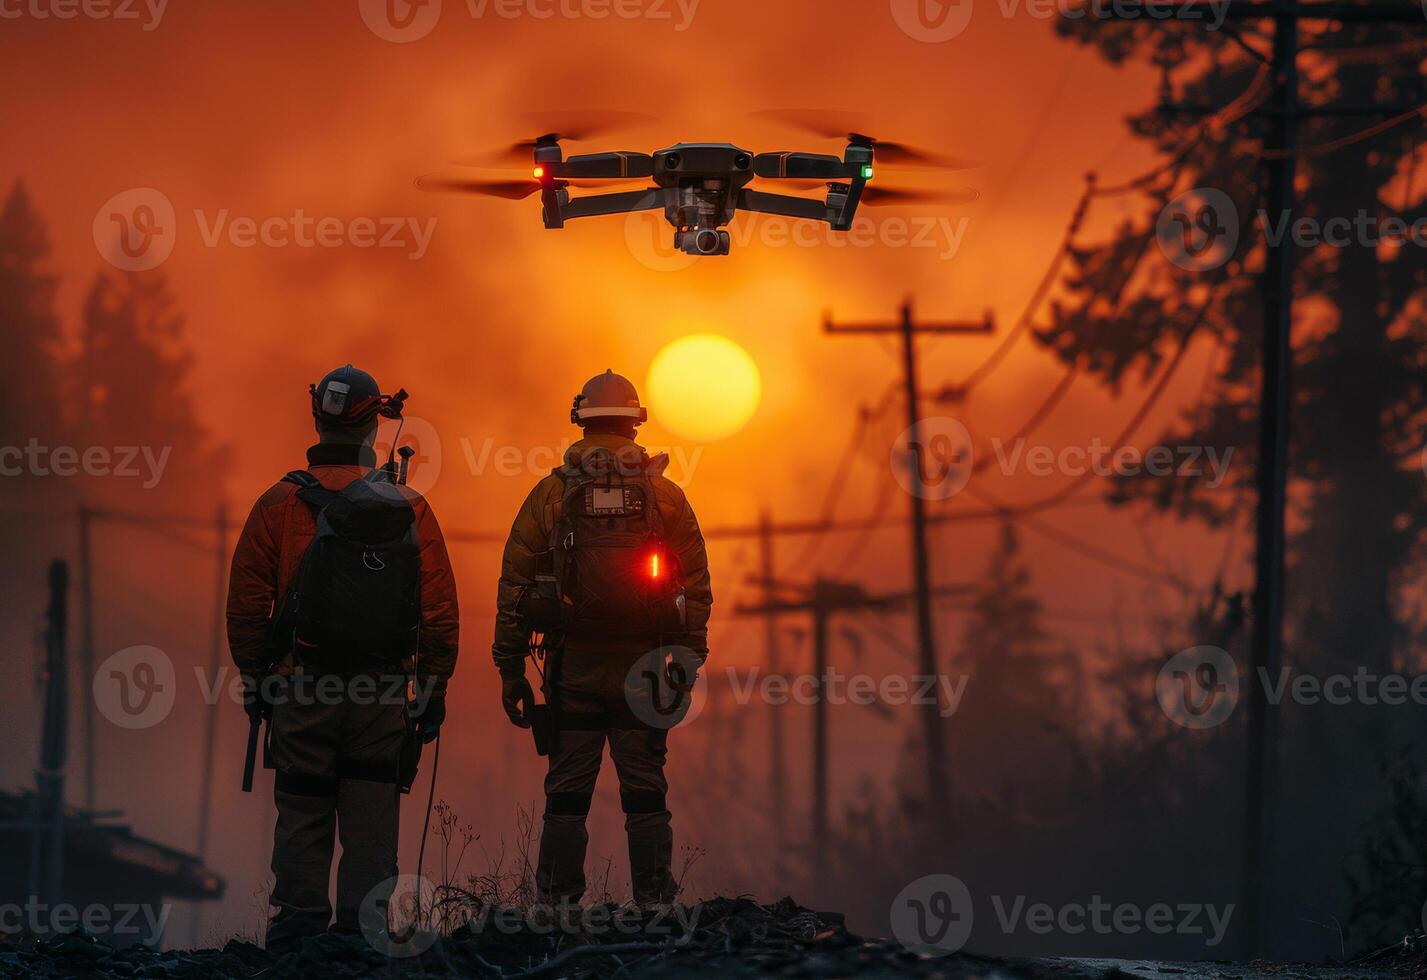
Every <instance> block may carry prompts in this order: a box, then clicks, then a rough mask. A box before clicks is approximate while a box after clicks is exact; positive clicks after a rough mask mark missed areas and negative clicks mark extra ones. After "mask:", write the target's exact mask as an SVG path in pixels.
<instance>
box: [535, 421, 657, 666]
mask: <svg viewBox="0 0 1427 980" xmlns="http://www.w3.org/2000/svg"><path fill="white" fill-rule="evenodd" d="M665 462H666V461H665V459H664V458H663V457H659V458H656V459H654V460H650V459H648V458H646V457H645V456H644V455H643V454H642V453H640V454H639V455H638V458H637V459H631V458H629V457H628V456H627V455H616V454H615V453H612V452H610V451H608V450H604V449H597V450H594V451H592V452H590V453H588V454H587V455H585V456H584V458H583V459H581V460H580V461H579V462H578V463H567V464H566V465H564V466H562V467H560V468H559V469H557V470H556V471H555V475H557V476H559V477H560V478H561V480H562V481H563V482H564V493H563V494H562V495H561V500H560V512H559V514H558V515H557V520H556V521H555V523H554V526H553V528H552V529H551V534H550V538H551V540H550V551H551V557H552V559H553V562H552V563H553V566H554V577H555V584H556V589H557V592H558V600H559V604H560V628H561V629H562V630H563V632H564V633H565V634H566V635H567V636H575V637H596V638H598V637H631V638H657V637H658V635H659V634H663V633H674V632H677V631H681V630H682V629H683V618H684V615H683V613H684V590H683V572H682V569H680V568H679V565H678V559H677V557H676V556H675V555H674V553H673V551H672V550H671V549H670V548H669V547H668V545H667V543H666V541H665V539H664V520H663V516H662V515H661V514H660V512H659V502H658V500H657V499H656V498H655V496H654V484H653V481H652V479H651V477H652V476H653V475H655V474H657V473H659V472H662V470H663V467H664V465H665Z"/></svg>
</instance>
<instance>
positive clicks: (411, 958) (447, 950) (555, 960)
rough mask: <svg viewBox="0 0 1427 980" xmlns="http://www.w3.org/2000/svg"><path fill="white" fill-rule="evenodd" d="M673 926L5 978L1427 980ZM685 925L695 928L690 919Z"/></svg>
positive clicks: (724, 909) (485, 932)
mask: <svg viewBox="0 0 1427 980" xmlns="http://www.w3.org/2000/svg"><path fill="white" fill-rule="evenodd" d="M670 921H671V920H669V919H667V918H661V919H660V920H659V922H658V925H659V928H657V929H656V928H655V922H654V920H653V919H652V918H651V919H650V920H649V921H647V922H640V923H638V924H637V928H634V929H626V930H621V931H619V932H618V933H616V932H615V931H614V930H608V929H607V930H601V932H600V934H599V935H582V934H574V935H571V934H569V933H566V932H561V931H559V930H555V931H551V930H548V929H532V928H528V927H526V928H517V929H496V928H491V927H489V924H488V925H487V927H486V928H475V927H473V926H464V927H461V928H459V929H457V930H455V931H454V932H453V933H452V934H451V935H450V936H447V937H444V938H441V939H435V938H433V937H429V936H422V935H418V936H416V937H415V938H414V939H412V940H411V941H410V942H409V943H408V944H406V945H404V946H399V947H394V948H393V952H395V953H397V954H401V955H396V956H390V957H389V956H387V955H385V954H384V953H383V952H380V951H378V949H376V948H374V947H373V944H372V943H369V942H367V941H366V940H365V939H364V938H363V937H361V936H337V935H328V936H323V937H320V938H317V939H314V940H309V941H308V942H307V944H306V945H305V946H304V947H303V948H302V949H301V950H299V951H297V952H293V953H290V954H288V955H286V956H283V957H273V956H271V955H269V954H268V953H267V952H265V951H264V950H262V949H260V948H258V947H257V946H254V945H252V944H251V943H245V942H239V941H236V940H235V941H232V942H229V943H228V944H227V945H226V946H225V947H224V948H223V949H213V950H193V951H187V952H164V953H160V952H155V951H153V950H150V949H147V948H144V947H134V948H130V949H124V950H115V949H113V948H111V947H109V946H107V945H105V944H104V943H102V942H99V941H98V940H96V939H94V938H92V937H89V936H86V935H84V934H82V933H68V934H64V935H59V936H47V937H39V938H35V937H30V938H26V939H24V940H22V941H21V942H19V943H17V944H14V945H10V946H5V947H0V977H7V978H8V977H44V978H50V977H77V978H87V977H98V978H109V977H125V978H139V977H154V978H189V977H194V978H197V977H225V978H227V977H232V978H236V977H274V978H285V977H292V978H298V977H301V978H308V977H361V976H392V977H413V978H414V977H452V976H460V977H491V978H503V980H516V978H522V980H523V978H532V980H533V978H537V977H542V978H559V977H573V978H594V977H614V976H620V977H631V978H644V977H698V978H702V977H709V978H713V977H765V976H766V977H818V978H823V977H948V978H972V977H985V978H988V980H993V978H994V980H999V978H1028V980H1042V978H1049V977H1058V978H1059V977H1066V978H1071V980H1081V978H1083V980H1127V978H1130V977H1135V978H1143V980H1270V978H1273V980H1294V978H1315V980H1317V978H1326V980H1349V978H1369V980H1379V978H1380V980H1388V978H1394V980H1396V978H1400V980H1427V948H1424V946H1423V943H1422V942H1421V940H1420V939H1419V940H1417V941H1413V942H1408V943H1404V945H1403V946H1402V947H1401V948H1396V949H1392V950H1384V951H1382V952H1381V953H1378V954H1376V955H1375V956H1373V957H1370V958H1368V959H1366V960H1364V961H1360V962H1358V963H1357V964H1354V965H1349V966H1293V965H1278V964H1271V963H1251V964H1234V963H1160V962H1153V961H1147V960H1109V959H1099V960H1097V959H1055V958H1045V959H1027V960H1015V959H995V958H990V957H981V956H975V955H970V954H966V953H960V954H957V955H954V956H946V957H940V958H935V959H931V958H924V957H919V956H916V955H914V954H912V953H909V952H907V951H906V950H905V949H903V948H902V947H901V946H900V945H898V944H897V943H895V942H892V941H889V940H876V939H864V938H862V937H860V936H856V935H853V934H852V933H850V932H848V931H847V929H846V928H845V927H844V925H843V923H842V919H841V917H840V916H837V915H833V914H829V913H823V912H813V911H811V910H809V909H806V908H801V907H799V906H798V905H797V904H795V903H794V902H793V901H792V900H791V899H783V900H782V901H781V902H776V903H774V904H772V905H758V904H756V903H754V902H752V901H750V900H748V899H716V900H713V901H710V902H705V903H704V904H703V906H702V907H701V909H700V915H699V917H698V919H697V920H696V922H694V923H693V928H692V931H688V930H686V929H684V928H683V927H682V926H678V925H676V926H675V928H673V930H672V933H671V932H670V931H669V929H668V928H667V927H668V926H669V924H670ZM684 921H689V920H687V919H685V920H684Z"/></svg>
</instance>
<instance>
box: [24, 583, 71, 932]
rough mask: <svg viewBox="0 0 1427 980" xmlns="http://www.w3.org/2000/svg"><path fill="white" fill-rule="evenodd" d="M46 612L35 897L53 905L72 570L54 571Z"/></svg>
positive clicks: (58, 864)
mask: <svg viewBox="0 0 1427 980" xmlns="http://www.w3.org/2000/svg"><path fill="white" fill-rule="evenodd" d="M49 593H50V596H49V606H48V607H47V609H46V612H45V702H44V716H43V721H42V726H43V727H42V729H41V735H40V759H39V762H40V764H39V768H38V769H36V770H35V810H34V816H33V820H32V822H31V825H30V894H31V895H35V896H37V897H38V898H39V900H40V901H41V902H44V903H47V904H50V905H53V904H55V903H57V902H60V901H62V900H63V897H64V765H65V756H66V754H67V752H66V750H67V741H68V740H67V738H66V735H67V733H68V730H69V673H68V670H69V664H68V660H67V657H66V650H67V646H68V643H69V639H68V637H69V566H68V565H66V564H65V563H64V562H62V561H56V562H53V563H51V565H50V569H49Z"/></svg>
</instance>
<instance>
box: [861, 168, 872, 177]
mask: <svg viewBox="0 0 1427 980" xmlns="http://www.w3.org/2000/svg"><path fill="white" fill-rule="evenodd" d="M862 179H863V180H871V179H872V165H871V164H867V165H865V166H864V167H863V168H862Z"/></svg>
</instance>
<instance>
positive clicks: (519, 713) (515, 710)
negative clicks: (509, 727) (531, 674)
mask: <svg viewBox="0 0 1427 980" xmlns="http://www.w3.org/2000/svg"><path fill="white" fill-rule="evenodd" d="M534 703H535V692H534V691H532V690H531V689H530V682H529V681H527V680H526V679H525V675H524V674H520V675H518V676H512V677H505V676H502V677H501V679H500V706H501V707H502V708H504V709H505V713H506V716H507V717H509V718H510V722H511V724H513V725H515V726H516V727H517V728H529V727H530V722H528V721H526V720H525V713H526V712H527V711H528V710H530V706H531V705H533V704H534Z"/></svg>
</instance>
